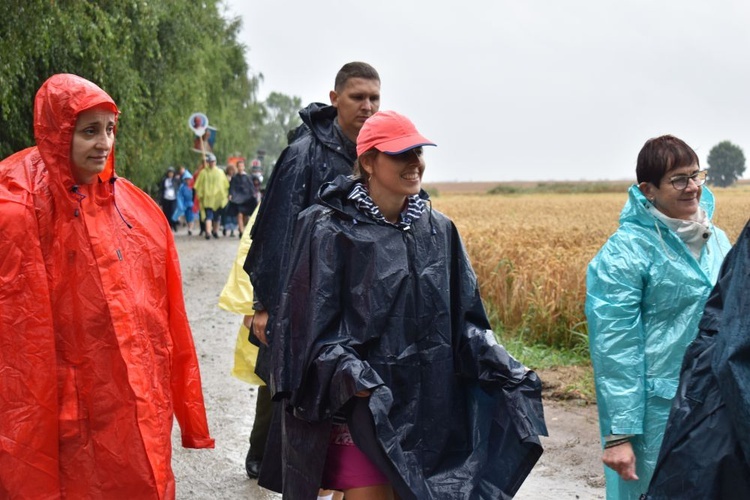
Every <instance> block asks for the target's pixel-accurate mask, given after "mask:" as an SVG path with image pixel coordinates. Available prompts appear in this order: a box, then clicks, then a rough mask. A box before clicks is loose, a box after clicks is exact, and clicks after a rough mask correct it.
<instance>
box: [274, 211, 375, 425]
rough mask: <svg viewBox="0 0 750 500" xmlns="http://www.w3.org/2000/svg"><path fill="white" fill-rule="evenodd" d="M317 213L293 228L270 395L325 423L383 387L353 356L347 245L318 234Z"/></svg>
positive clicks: (342, 240) (333, 236) (327, 233)
mask: <svg viewBox="0 0 750 500" xmlns="http://www.w3.org/2000/svg"><path fill="white" fill-rule="evenodd" d="M321 210H322V208H321V209H318V207H316V209H315V210H312V211H310V210H308V211H306V212H305V213H304V214H303V216H302V217H301V218H300V221H299V222H298V227H297V231H296V236H295V239H294V241H295V246H294V251H293V254H292V260H291V262H294V263H295V264H294V266H293V267H292V268H291V272H290V274H289V278H288V281H287V286H286V288H285V290H286V291H285V293H284V294H283V296H282V299H281V306H280V309H279V315H278V320H277V322H276V324H275V325H274V327H275V330H274V332H275V333H274V336H273V340H272V342H273V347H272V351H273V356H274V360H273V363H272V364H273V366H274V377H272V391H273V393H274V394H275V395H276V396H275V397H279V395H280V394H281V395H283V394H285V393H286V394H288V395H290V396H291V400H292V401H291V403H292V405H293V407H294V411H295V415H296V416H297V417H298V418H301V419H303V420H308V421H319V420H322V419H325V418H330V417H331V416H332V415H333V414H334V413H335V412H336V411H337V410H338V409H339V408H341V407H342V406H343V405H344V403H346V402H347V401H348V400H349V399H350V398H351V397H353V396H354V394H355V393H356V392H358V391H362V390H367V389H372V388H374V387H377V386H380V385H382V384H383V382H382V380H381V379H380V378H379V377H378V375H377V374H376V373H375V371H374V370H373V369H372V368H371V367H370V366H369V364H368V363H367V362H366V361H363V360H362V359H361V358H360V356H359V355H358V354H357V350H356V346H355V345H353V342H352V336H351V335H350V334H349V333H348V332H347V330H346V326H345V325H344V323H343V320H342V311H344V310H346V309H347V307H353V306H352V304H351V303H345V301H346V300H347V299H346V298H345V297H344V295H346V294H344V293H342V291H343V290H344V289H345V287H344V285H343V283H344V276H345V273H346V266H345V261H346V259H347V257H348V253H347V249H346V243H345V242H346V239H345V238H341V237H337V235H336V234H335V233H334V232H332V231H326V230H323V231H319V230H317V227H316V222H317V221H318V220H319V217H320V212H321Z"/></svg>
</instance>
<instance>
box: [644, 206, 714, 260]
mask: <svg viewBox="0 0 750 500" xmlns="http://www.w3.org/2000/svg"><path fill="white" fill-rule="evenodd" d="M646 208H648V210H649V212H650V213H651V214H652V215H653V216H654V217H656V218H657V219H659V220H660V221H662V222H663V223H664V224H666V225H667V227H668V228H669V229H671V230H672V231H674V233H675V234H676V235H677V236H678V237H679V238H680V239H681V240H682V241H683V242H684V243H685V245H687V247H688V248H689V249H690V253H692V254H693V256H694V257H695V258H696V260H697V259H700V256H701V251H702V250H703V247H704V246H705V245H706V243H707V242H708V239H709V238H710V237H711V222H710V221H709V220H708V215H707V214H706V211H705V210H703V209H702V208H700V207H698V211H697V212H696V213H695V215H693V218H692V219H690V220H686V219H673V218H672V217H669V216H667V215H664V213H662V212H661V211H660V210H659V209H658V208H656V207H655V206H653V205H652V204H650V203H648V204H646Z"/></svg>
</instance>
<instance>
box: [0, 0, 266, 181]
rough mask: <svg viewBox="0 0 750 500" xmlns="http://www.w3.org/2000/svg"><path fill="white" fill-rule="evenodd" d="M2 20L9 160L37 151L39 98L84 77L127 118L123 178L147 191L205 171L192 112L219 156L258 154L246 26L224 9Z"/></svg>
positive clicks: (38, 14) (52, 11)
mask: <svg viewBox="0 0 750 500" xmlns="http://www.w3.org/2000/svg"><path fill="white" fill-rule="evenodd" d="M5 5H6V7H5V9H4V10H5V12H6V15H5V16H0V33H2V36H1V37H0V53H1V54H6V55H10V54H13V57H6V58H4V59H3V64H0V157H5V156H8V155H9V154H11V153H13V152H14V151H17V150H20V149H22V148H24V147H27V146H30V145H32V144H33V143H34V140H33V127H32V111H33V100H34V95H35V93H36V90H37V89H38V88H39V86H40V85H41V84H42V82H44V80H46V79H47V78H48V77H49V76H51V75H52V74H55V73H75V74H78V75H80V76H83V77H84V78H87V79H89V80H91V81H93V82H95V83H97V84H98V85H99V86H101V87H102V88H103V89H104V90H106V91H107V92H108V93H109V94H110V95H111V96H112V97H113V98H114V100H115V101H116V102H117V104H118V106H119V107H120V110H121V111H122V115H121V117H120V122H119V124H118V135H117V157H118V172H119V173H120V174H121V175H124V176H127V177H129V178H130V179H131V180H132V181H133V182H135V183H136V184H138V185H139V186H141V187H145V188H147V187H148V186H149V185H151V184H152V183H154V182H156V180H157V179H159V178H160V177H161V175H162V174H163V172H164V170H165V168H166V167H167V166H168V165H173V164H176V163H184V164H186V165H188V166H189V167H191V166H192V167H194V166H195V164H197V162H198V159H199V155H196V154H195V153H193V152H192V141H193V134H192V132H191V131H190V130H189V128H188V126H187V119H188V117H189V116H190V114H191V113H193V112H196V111H201V112H203V113H206V115H208V117H209V120H210V123H211V125H213V126H215V127H216V128H217V129H219V132H218V138H217V144H216V148H215V149H216V151H215V152H216V154H217V157H219V158H220V159H221V158H222V157H226V156H227V155H229V154H230V153H232V154H234V153H236V152H241V153H242V154H244V155H247V154H249V153H250V152H251V151H254V150H255V149H256V147H257V140H256V139H255V137H254V135H253V134H252V130H253V129H254V127H255V124H256V123H260V122H261V119H262V115H261V107H260V104H259V103H258V102H257V98H256V93H257V88H258V81H259V80H258V79H259V77H258V76H250V75H249V66H248V64H247V62H246V60H245V47H243V46H242V45H241V44H240V43H239V42H238V41H237V34H238V32H239V29H240V26H241V24H240V21H239V20H238V19H234V20H227V19H224V18H223V17H222V16H221V14H220V13H219V10H218V9H219V6H220V5H221V2H220V0H203V1H201V2H195V1H191V0H171V1H169V2H149V1H148V0H109V1H107V2H80V1H76V0H58V1H54V2H51V1H49V0H6V2H5Z"/></svg>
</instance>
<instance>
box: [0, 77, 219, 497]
mask: <svg viewBox="0 0 750 500" xmlns="http://www.w3.org/2000/svg"><path fill="white" fill-rule="evenodd" d="M117 115H118V110H117V106H116V105H115V103H114V101H113V100H112V98H111V97H110V96H109V95H107V93H105V92H104V91H103V90H102V89H100V88H99V87H97V86H96V85H94V84H93V83H91V82H89V81H87V80H84V79H83V78H80V77H78V76H75V75H67V74H60V75H54V76H52V77H51V78H50V79H48V80H47V81H46V82H45V83H44V84H43V85H42V87H41V88H40V89H39V91H38V93H37V96H36V101H35V104H34V134H35V137H36V143H37V146H36V147H32V148H29V149H26V150H23V151H20V152H18V153H16V154H14V155H12V156H10V157H8V158H6V159H5V160H3V161H2V162H0V214H2V216H0V498H59V497H68V498H108V499H110V498H139V499H143V498H158V499H164V498H167V499H169V498H174V496H175V484H174V476H173V474H172V469H171V454H172V450H171V437H170V436H171V430H172V424H173V417H174V416H176V417H177V420H178V422H179V424H180V427H181V430H182V444H183V446H185V447H190V448H212V447H213V445H214V441H213V439H212V438H211V437H210V436H209V433H208V424H207V422H206V414H205V408H204V404H203V394H202V390H201V380H200V373H199V369H198V360H197V357H196V353H195V347H194V344H193V339H192V334H191V332H190V326H189V325H188V321H187V315H186V313H185V306H184V300H183V296H182V283H181V277H180V267H179V262H178V259H177V252H176V250H175V246H174V240H173V238H172V232H171V230H170V228H169V223H168V222H167V220H166V219H165V217H164V214H163V213H162V212H161V210H160V209H159V207H158V206H157V205H156V203H155V202H153V201H152V200H151V198H149V197H148V196H147V195H146V194H145V193H144V192H143V191H141V190H140V189H138V188H137V187H135V186H134V185H133V184H131V183H130V182H129V181H127V180H125V179H122V178H118V177H116V175H115V170H114V148H113V144H114V132H115V125H116V121H117Z"/></svg>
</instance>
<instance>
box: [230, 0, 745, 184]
mask: <svg viewBox="0 0 750 500" xmlns="http://www.w3.org/2000/svg"><path fill="white" fill-rule="evenodd" d="M225 3H226V6H227V12H226V15H227V17H235V16H241V17H242V20H243V30H242V33H241V35H240V42H241V43H243V44H244V45H245V46H246V47H247V60H248V62H249V64H250V66H251V69H252V71H253V72H254V73H256V74H258V73H260V74H262V75H263V83H262V84H261V89H260V96H259V97H260V98H261V99H264V98H265V97H266V96H267V95H268V93H270V92H272V91H277V92H282V93H284V94H288V95H293V96H299V97H300V98H301V99H302V101H303V103H304V104H305V105H306V104H307V103H309V102H312V101H321V102H328V92H329V91H330V90H331V89H332V88H333V80H334V77H335V75H336V72H337V71H338V70H339V68H340V67H341V66H342V65H343V64H344V63H346V62H349V61H354V60H361V61H366V62H368V63H370V64H372V65H373V66H375V68H376V69H377V70H378V72H379V73H380V77H381V81H382V87H381V95H382V101H381V109H393V110H396V111H398V112H400V113H403V114H405V115H407V116H408V117H409V118H411V119H412V121H414V123H415V124H416V125H417V128H419V130H420V131H421V132H422V133H423V134H424V135H425V136H427V137H428V138H430V139H431V140H433V141H434V142H436V143H437V144H438V147H437V148H427V149H428V151H427V153H426V158H427V171H426V172H425V181H426V182H431V181H432V182H435V181H450V180H457V181H511V180H606V179H611V180H615V179H634V178H635V173H634V172H635V159H636V156H637V154H638V151H639V150H640V148H641V146H642V145H643V143H644V142H645V140H646V139H648V138H650V137H654V136H657V135H662V134H667V133H669V134H673V135H676V136H677V137H680V138H681V139H683V140H685V141H686V142H687V143H688V144H690V145H691V146H692V147H693V148H694V149H695V150H696V152H697V153H698V157H699V158H700V159H701V164H702V166H704V167H707V166H708V165H707V162H706V157H707V156H708V152H709V151H710V149H711V148H712V147H713V146H715V145H716V144H717V143H718V142H720V141H723V140H729V141H731V142H732V143H734V144H736V145H738V146H740V147H741V148H742V149H743V151H744V152H745V155H746V156H748V155H750V2H747V1H743V0H713V1H697V0H663V1H646V0H617V1H615V0H587V1H583V0H483V1H476V0H464V1H463V2H458V1H455V0H453V1H450V2H449V1H445V0H433V1H429V0H379V1H369V2H363V1H343V0H225ZM745 177H748V175H746V176H745Z"/></svg>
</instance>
